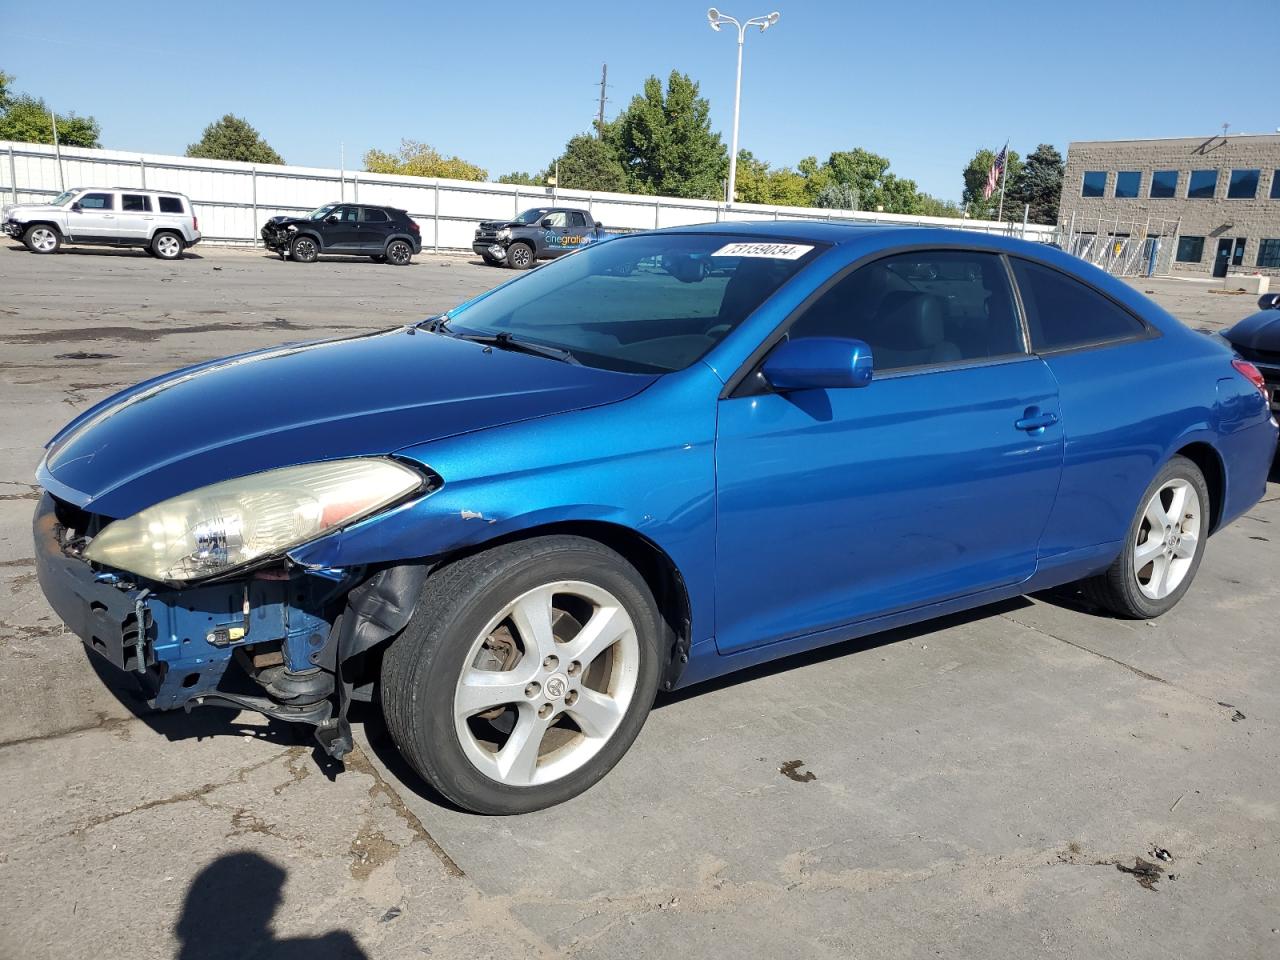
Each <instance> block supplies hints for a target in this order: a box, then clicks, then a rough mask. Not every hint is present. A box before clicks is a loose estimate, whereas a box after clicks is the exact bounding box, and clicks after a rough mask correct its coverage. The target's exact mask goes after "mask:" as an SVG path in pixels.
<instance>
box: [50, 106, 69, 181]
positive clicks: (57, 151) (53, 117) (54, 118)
mask: <svg viewBox="0 0 1280 960" xmlns="http://www.w3.org/2000/svg"><path fill="white" fill-rule="evenodd" d="M49 120H50V122H51V123H52V124H53V155H54V156H55V157H57V158H58V191H59V192H60V193H66V192H67V182H66V180H64V179H63V177H62V145H61V144H60V143H59V142H58V115H57V114H56V113H54V112H53V111H52V110H50V111H49Z"/></svg>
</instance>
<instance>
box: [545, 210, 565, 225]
mask: <svg viewBox="0 0 1280 960" xmlns="http://www.w3.org/2000/svg"><path fill="white" fill-rule="evenodd" d="M543 219H544V220H550V221H551V226H552V227H553V228H557V227H563V226H564V225H565V221H566V217H565V212H564V211H563V210H556V211H554V212H552V213H548V214H547V215H546V216H545V217H543Z"/></svg>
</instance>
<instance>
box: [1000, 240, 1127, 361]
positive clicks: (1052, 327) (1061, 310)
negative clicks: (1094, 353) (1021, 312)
mask: <svg viewBox="0 0 1280 960" xmlns="http://www.w3.org/2000/svg"><path fill="white" fill-rule="evenodd" d="M1013 274H1014V276H1015V277H1017V279H1018V290H1019V292H1020V293H1021V294H1022V305H1023V307H1025V308H1026V311H1027V327H1028V328H1029V329H1030V331H1031V349H1032V350H1036V351H1041V350H1062V349H1065V348H1068V347H1079V346H1083V345H1085V344H1090V343H1106V342H1107V341H1110V340H1128V339H1130V338H1132V337H1137V336H1141V335H1142V333H1143V332H1144V331H1145V329H1146V328H1145V327H1143V325H1142V323H1141V321H1139V320H1138V318H1137V317H1135V316H1134V315H1133V314H1131V313H1129V312H1128V311H1127V310H1125V309H1124V308H1123V307H1120V306H1118V305H1117V304H1115V303H1112V302H1111V301H1110V300H1108V299H1107V298H1106V297H1104V296H1103V295H1102V294H1100V293H1098V292H1097V291H1096V290H1092V289H1090V288H1089V287H1087V286H1085V285H1084V284H1083V283H1081V282H1080V281H1078V280H1073V279H1072V278H1071V277H1068V276H1067V275H1066V274H1065V273H1059V272H1058V271H1057V270H1054V269H1052V268H1050V267H1044V266H1041V265H1040V264H1038V263H1031V262H1030V261H1028V260H1019V259H1017V258H1013Z"/></svg>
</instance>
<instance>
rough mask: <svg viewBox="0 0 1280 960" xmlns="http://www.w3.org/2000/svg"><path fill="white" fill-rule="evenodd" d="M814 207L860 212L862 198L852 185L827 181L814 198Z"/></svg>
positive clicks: (837, 181)
mask: <svg viewBox="0 0 1280 960" xmlns="http://www.w3.org/2000/svg"><path fill="white" fill-rule="evenodd" d="M814 206H815V207H825V208H826V209H828V210H861V209H862V197H861V196H859V195H858V188H857V187H855V186H854V185H853V184H851V183H841V182H840V181H839V180H831V179H828V180H827V182H826V183H825V184H824V185H823V187H822V189H820V190H819V191H818V195H817V196H816V197H815V198H814Z"/></svg>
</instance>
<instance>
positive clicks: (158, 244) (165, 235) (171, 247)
mask: <svg viewBox="0 0 1280 960" xmlns="http://www.w3.org/2000/svg"><path fill="white" fill-rule="evenodd" d="M151 253H152V255H153V256H156V257H159V258H160V259H161V260H177V259H178V258H179V257H181V256H182V238H181V237H180V236H178V235H177V234H176V233H173V232H172V231H170V230H161V231H160V232H159V233H157V234H156V235H155V236H154V237H152V238H151Z"/></svg>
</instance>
